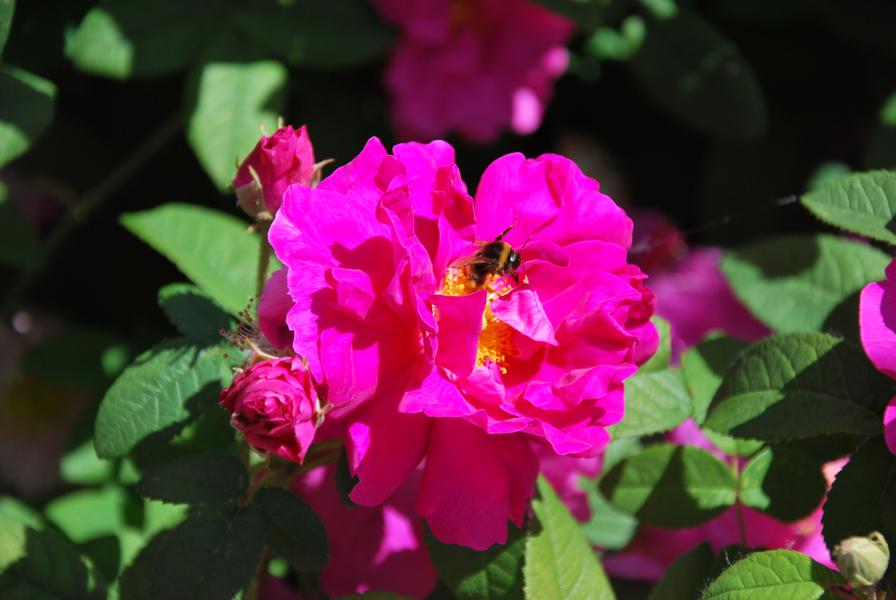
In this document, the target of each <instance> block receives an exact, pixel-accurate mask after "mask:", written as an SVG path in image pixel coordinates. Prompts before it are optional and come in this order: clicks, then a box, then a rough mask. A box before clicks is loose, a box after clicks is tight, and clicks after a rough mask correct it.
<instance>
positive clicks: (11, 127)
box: [0, 65, 56, 166]
mask: <svg viewBox="0 0 896 600" xmlns="http://www.w3.org/2000/svg"><path fill="white" fill-rule="evenodd" d="M55 97H56V86H55V85H53V84H52V83H50V82H49V81H47V80H46V79H43V78H41V77H38V76H37V75H34V74H32V73H28V72H27V71H23V70H21V69H17V68H16V67H13V66H10V65H0V166H3V165H4V164H6V163H8V162H9V161H11V160H12V159H14V158H16V157H18V156H19V155H21V154H23V153H24V152H25V151H26V150H28V148H29V147H30V146H31V144H33V143H34V142H35V140H37V138H38V137H40V135H41V134H42V133H43V132H44V129H46V127H47V125H49V123H50V120H51V119H52V118H53V102H54V99H55Z"/></svg>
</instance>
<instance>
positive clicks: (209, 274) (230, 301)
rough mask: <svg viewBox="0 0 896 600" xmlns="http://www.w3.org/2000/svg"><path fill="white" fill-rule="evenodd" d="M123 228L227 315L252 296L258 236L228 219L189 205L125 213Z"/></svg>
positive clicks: (222, 214) (229, 217)
mask: <svg viewBox="0 0 896 600" xmlns="http://www.w3.org/2000/svg"><path fill="white" fill-rule="evenodd" d="M121 223H122V224H123V225H124V226H125V227H127V228H128V230H129V231H130V232H131V233H133V234H134V235H136V236H137V237H139V238H140V239H141V240H143V241H144V242H146V243H147V244H149V245H150V246H152V247H153V248H154V249H155V250H156V251H158V252H159V253H161V254H163V255H164V256H165V257H166V258H168V260H170V261H171V262H173V263H174V264H175V265H177V267H178V268H179V269H180V270H181V271H182V272H183V273H184V274H185V275H186V276H187V277H189V278H190V279H191V280H193V282H194V283H196V285H198V286H199V287H200V288H201V289H202V290H204V291H205V292H207V293H208V294H209V295H210V296H211V297H212V298H215V299H216V300H217V301H218V302H220V304H221V306H223V307H224V308H225V309H226V310H227V311H228V312H230V313H231V314H234V315H236V314H239V312H240V311H242V310H244V309H245V308H246V307H247V306H248V304H249V299H250V298H251V297H252V296H253V295H254V294H255V274H256V270H257V269H258V253H259V240H258V236H257V235H254V234H250V233H248V232H247V225H246V224H245V223H244V222H243V221H240V220H239V219H237V218H235V217H231V216H230V215H227V214H224V213H221V212H218V211H215V210H210V209H208V208H202V207H199V206H190V205H187V204H176V203H172V204H165V205H163V206H159V207H158V208H154V209H152V210H147V211H142V212H137V213H128V214H126V215H123V216H122V217H121Z"/></svg>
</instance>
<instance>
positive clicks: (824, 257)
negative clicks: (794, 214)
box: [721, 235, 890, 333]
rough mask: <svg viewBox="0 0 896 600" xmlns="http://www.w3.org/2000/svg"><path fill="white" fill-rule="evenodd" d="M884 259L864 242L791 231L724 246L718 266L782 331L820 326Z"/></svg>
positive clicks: (750, 303)
mask: <svg viewBox="0 0 896 600" xmlns="http://www.w3.org/2000/svg"><path fill="white" fill-rule="evenodd" d="M889 261H890V259H889V257H888V256H887V255H886V254H884V253H883V252H881V251H880V250H878V249H876V248H874V247H872V246H869V245H867V244H864V243H860V242H855V241H852V240H848V239H845V238H839V237H835V236H831V235H816V236H808V235H794V236H783V237H778V238H772V239H767V240H763V241H761V242H757V243H755V244H752V245H750V246H746V247H744V248H740V249H737V250H733V251H729V252H727V253H726V254H725V256H724V257H723V258H722V263H721V267H722V271H723V272H724V273H725V275H726V276H727V278H728V281H729V283H730V284H731V287H732V289H733V290H734V293H735V294H736V295H737V297H738V298H740V299H741V300H742V301H743V303H744V304H745V305H746V306H747V308H749V309H750V311H751V312H752V313H753V314H754V315H756V316H757V317H758V318H759V319H760V320H762V321H764V322H765V323H766V324H767V325H769V326H770V327H771V328H772V329H775V330H776V331H779V332H782V333H783V332H788V331H817V330H819V329H821V327H822V326H823V325H824V323H825V320H826V319H827V318H828V316H829V315H830V314H831V312H832V311H833V310H834V309H835V308H836V307H837V305H838V304H840V303H841V302H843V301H844V300H845V299H846V298H847V297H849V296H850V295H851V294H854V293H856V292H858V291H859V290H861V289H862V288H863V287H864V286H865V285H866V284H868V283H869V282H871V281H876V280H878V279H880V278H881V276H882V274H883V272H884V268H885V267H886V266H887V263H889Z"/></svg>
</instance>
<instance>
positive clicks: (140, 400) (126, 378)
mask: <svg viewBox="0 0 896 600" xmlns="http://www.w3.org/2000/svg"><path fill="white" fill-rule="evenodd" d="M224 375H225V373H224V360H223V358H222V356H221V354H220V350H218V349H210V350H204V349H197V348H195V347H193V346H189V345H185V344H184V343H183V342H181V341H176V340H175V341H172V342H167V343H164V344H160V345H159V346H156V347H154V348H152V349H151V350H148V351H147V352H144V353H143V354H141V355H140V356H138V357H137V359H136V360H135V361H134V363H133V364H132V365H131V366H129V367H128V368H127V369H125V370H124V372H123V373H122V374H121V376H120V377H119V378H118V379H117V380H116V381H115V383H113V384H112V386H111V387H110V388H109V390H108V391H107V392H106V395H105V396H104V397H103V401H102V404H100V408H99V413H98V414H97V417H96V434H95V438H94V446H95V447H96V453H97V455H98V456H99V457H100V458H115V457H119V456H124V455H125V454H127V453H128V452H130V451H131V450H133V449H134V448H135V447H136V446H137V444H138V443H140V442H141V441H144V440H146V439H147V438H149V437H150V436H152V435H153V434H156V435H157V436H164V435H167V434H169V433H170V434H172V435H173V434H174V433H175V432H176V430H177V428H179V427H180V426H182V425H183V424H184V423H186V422H187V421H190V420H192V419H193V418H194V417H195V415H196V413H197V411H198V410H199V409H200V407H201V406H202V405H203V404H207V403H211V402H213V401H214V400H215V399H216V398H217V397H218V393H219V392H220V390H221V380H222V378H223V377H224Z"/></svg>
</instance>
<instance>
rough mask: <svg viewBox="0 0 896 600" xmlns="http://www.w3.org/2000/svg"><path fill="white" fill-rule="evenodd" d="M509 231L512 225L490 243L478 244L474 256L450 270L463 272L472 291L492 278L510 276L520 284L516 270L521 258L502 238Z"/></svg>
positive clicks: (459, 261) (456, 264)
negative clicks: (461, 270)
mask: <svg viewBox="0 0 896 600" xmlns="http://www.w3.org/2000/svg"><path fill="white" fill-rule="evenodd" d="M511 229H513V225H511V226H510V227H508V228H507V229H505V230H504V231H502V232H501V233H500V234H499V235H498V237H496V238H495V239H494V241H492V242H480V244H481V245H480V247H479V250H478V251H477V252H476V253H475V254H473V255H471V256H467V257H464V258H462V259H460V260H458V261H455V262H454V263H453V264H452V265H451V267H452V268H456V269H463V270H464V273H465V274H466V276H467V280H468V281H469V283H470V284H471V285H470V287H472V289H479V288H481V287H482V286H484V285H485V284H486V283H487V282H488V280H489V278H490V277H492V276H497V277H500V276H502V275H510V276H511V277H513V280H514V281H515V282H516V283H519V282H520V278H519V275H518V274H517V272H516V270H517V269H518V268H519V266H520V264H521V263H522V258H521V257H520V253H519V251H518V250H516V249H514V247H513V246H511V245H510V244H508V243H507V242H505V241H504V236H505V235H507V234H508V233H509V232H510V230H511ZM524 245H525V244H524Z"/></svg>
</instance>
